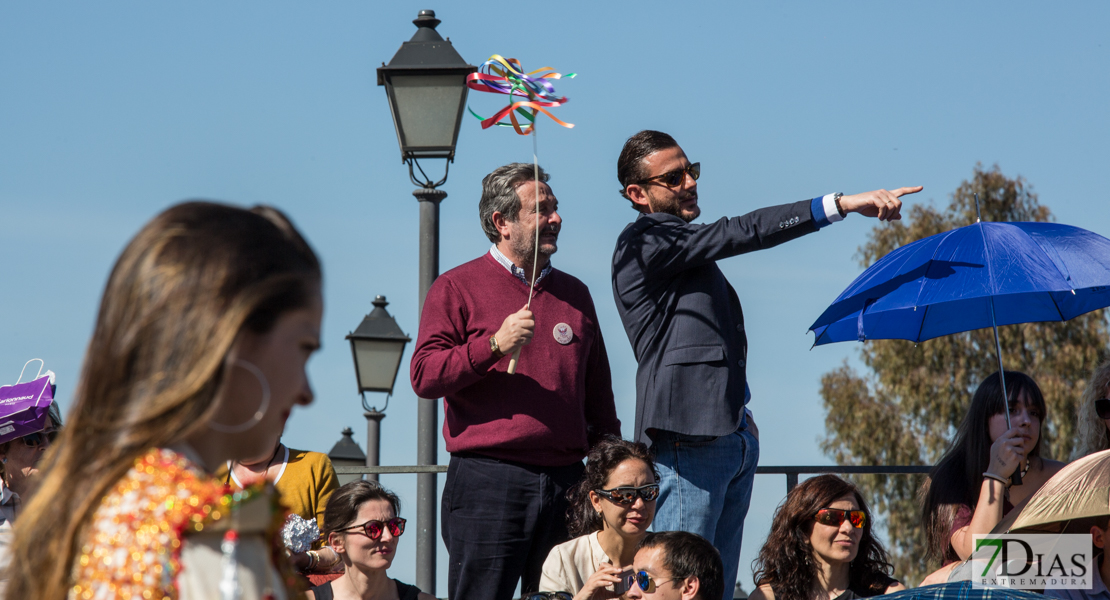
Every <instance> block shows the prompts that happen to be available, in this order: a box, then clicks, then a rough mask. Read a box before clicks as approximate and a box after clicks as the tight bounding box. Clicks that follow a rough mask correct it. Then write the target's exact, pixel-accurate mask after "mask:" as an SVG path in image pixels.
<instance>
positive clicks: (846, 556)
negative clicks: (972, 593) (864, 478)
mask: <svg viewBox="0 0 1110 600" xmlns="http://www.w3.org/2000/svg"><path fill="white" fill-rule="evenodd" d="M753 566H754V573H753V578H754V579H755V585H756V586H757V589H756V590H755V591H754V592H752V594H751V595H750V596H749V598H750V599H751V600H776V599H777V600H853V599H854V598H866V597H868V596H878V595H880V594H888V593H890V592H896V591H898V590H902V589H905V586H903V585H902V584H901V583H899V582H898V581H896V580H895V579H893V578H891V576H890V575H891V573H892V572H893V571H894V567H893V566H891V564H890V562H889V561H888V560H887V555H886V550H884V549H883V546H882V544H880V543H879V541H878V540H877V539H875V536H874V534H873V533H872V529H871V511H870V510H868V508H867V503H866V502H864V501H863V496H862V495H861V494H860V492H859V489H858V488H856V486H854V485H852V484H851V483H849V482H847V481H844V480H843V479H841V478H839V477H837V476H835V475H820V476H818V477H814V478H812V479H807V480H806V481H804V482H802V483H801V484H799V485H798V487H796V488H794V489H793V490H791V492H790V494H789V495H788V496H787V497H786V501H785V502H784V503H783V504H782V506H780V507H779V509H778V511H776V512H775V519H774V522H773V523H772V525H771V533H770V535H768V536H767V542H766V543H764V544H763V548H762V549H761V550H760V551H759V558H757V559H756V560H755V563H754V565H753Z"/></svg>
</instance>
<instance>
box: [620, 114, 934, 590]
mask: <svg viewBox="0 0 1110 600" xmlns="http://www.w3.org/2000/svg"><path fill="white" fill-rule="evenodd" d="M700 174H701V169H700V165H699V164H698V163H693V164H691V163H690V161H689V160H688V159H687V158H686V154H685V153H684V152H683V151H682V148H680V147H679V145H678V143H677V142H675V140H674V138H672V137H671V136H669V135H667V134H665V133H662V132H658V131H641V132H640V133H637V134H636V135H634V136H632V137H631V138H629V139H628V141H627V142H626V143H625V145H624V149H623V150H622V151H621V155H620V159H619V160H618V163H617V178H618V179H619V180H620V182H621V186H622V188H623V189H622V190H621V195H622V196H624V197H625V198H627V199H628V200H629V201H631V202H632V206H633V208H635V209H636V210H637V211H639V213H640V215H639V217H638V218H637V219H636V220H635V221H634V222H632V223H630V224H629V225H628V226H627V227H625V229H624V231H622V232H621V234H620V237H618V238H617V247H616V249H615V250H614V251H613V296H614V298H615V299H616V302H617V311H618V312H619V313H620V316H621V321H623V323H624V329H625V332H626V333H627V334H628V340H629V341H630V342H631V343H632V349H633V351H634V352H635V354H636V361H637V362H638V363H639V367H638V368H637V371H636V437H637V439H638V440H640V441H643V442H645V443H648V444H652V445H653V446H654V449H655V452H656V464H657V465H658V467H659V471H660V475H661V480H660V487H661V494H660V496H659V505H658V508H657V509H656V514H655V521H654V524H653V529H654V530H655V531H670V530H680V531H689V532H693V533H697V534H699V535H701V536H702V537H704V538H706V539H708V540H709V541H710V542H712V543H713V545H714V546H716V547H717V549H718V550H719V551H720V552H721V558H722V559H723V561H724V568H725V599H726V600H727V599H728V598H731V597H732V591H733V588H734V586H735V584H736V571H737V565H738V563H739V560H740V542H741V538H742V535H743V528H744V518H745V516H746V515H747V512H748V504H749V501H750V500H751V492H752V481H753V479H754V478H755V465H756V462H757V461H758V459H759V439H758V429H756V427H755V423H754V421H753V420H752V417H751V412H750V411H747V410H746V409H745V405H746V404H747V402H748V400H749V399H750V397H751V394H750V392H749V391H748V385H747V377H746V372H745V368H746V366H747V354H748V342H747V336H746V335H745V333H744V313H743V311H742V310H741V308H740V299H739V297H738V296H737V295H736V291H735V290H734V289H733V288H732V286H731V285H730V284H729V282H728V280H726V279H725V276H724V274H723V273H721V270H720V269H719V268H718V267H717V262H716V261H718V260H720V259H723V258H728V257H730V256H736V255H738V254H743V253H745V252H751V251H754V250H762V249H764V248H770V247H772V246H777V245H778V244H781V243H783V242H788V241H790V240H793V239H795V238H799V237H801V236H803V235H805V234H807V233H813V232H814V231H817V230H818V229H819V228H821V227H824V226H826V225H829V224H830V223H833V222H836V221H840V220H841V219H843V218H844V217H845V216H846V215H847V214H848V213H852V212H855V213H859V214H862V215H864V216H869V217H878V218H879V219H881V220H887V221H889V220H894V219H899V218H901V214H900V210H901V207H902V202H901V200H899V197H900V196H902V195H905V194H912V193H916V192H919V191H921V189H922V188H921V187H912V188H900V189H897V190H894V191H887V190H876V191H873V192H866V193H863V194H856V195H852V196H845V195H843V194H828V195H825V196H820V197H817V198H813V199H812V200H803V201H801V202H795V203H793V204H783V205H781V206H772V207H768V208H762V209H759V210H756V211H753V212H751V213H748V214H746V215H744V216H742V217H733V218H722V219H720V220H719V221H716V222H715V223H711V224H708V225H700V224H694V223H692V222H691V221H693V220H694V219H696V218H697V217H698V215H699V214H701V209H700V208H699V207H698V184H697V179H698V177H699V176H700Z"/></svg>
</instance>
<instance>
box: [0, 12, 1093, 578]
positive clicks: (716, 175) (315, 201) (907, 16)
mask: <svg viewBox="0 0 1110 600" xmlns="http://www.w3.org/2000/svg"><path fill="white" fill-rule="evenodd" d="M422 8H433V9H435V10H436V12H437V16H438V17H439V18H440V19H442V20H443V24H442V25H440V27H439V31H440V32H441V33H442V34H443V35H444V36H449V37H450V38H451V40H452V41H453V43H454V45H455V48H456V49H457V50H458V51H459V52H460V53H461V54H462V56H463V57H464V58H465V59H467V60H468V61H469V62H471V63H472V64H475V65H477V64H480V63H481V62H482V61H484V60H485V59H486V58H487V57H488V56H489V55H491V54H495V53H497V54H502V55H505V56H514V57H517V58H519V59H520V60H522V61H523V63H524V66H525V67H527V68H529V69H531V68H538V67H541V66H551V67H553V68H555V69H556V70H559V71H562V72H570V71H575V72H577V73H579V76H578V77H577V78H576V79H574V80H569V81H567V80H564V81H562V82H560V83H559V85H558V91H559V92H560V93H561V94H565V95H566V96H568V97H569V98H570V102H569V103H568V104H567V105H566V106H564V107H562V108H559V109H557V110H558V111H559V113H558V116H559V117H560V118H562V119H564V120H567V121H569V122H571V123H574V124H575V125H576V127H575V128H574V129H571V130H568V129H562V128H559V127H556V126H553V125H552V124H551V123H550V121H542V120H541V122H540V130H539V135H540V137H539V140H538V141H539V155H540V160H541V163H542V164H543V165H544V167H545V168H547V169H548V170H549V171H550V172H551V173H552V180H551V185H552V187H553V189H554V190H555V193H556V194H557V195H558V197H559V200H560V213H561V214H562V216H563V218H564V229H563V234H562V235H561V236H560V250H559V253H558V254H557V255H556V256H555V264H556V266H558V267H559V268H561V269H564V270H566V271H568V272H570V273H572V274H574V275H576V276H577V277H579V278H580V279H582V280H583V281H584V282H585V283H586V284H587V285H588V286H589V287H590V289H591V291H592V293H593V295H594V300H595V302H596V304H597V306H598V311H599V317H600V319H601V321H602V329H603V332H604V335H605V337H606V341H607V345H608V348H609V355H610V361H611V366H612V370H613V375H614V392H615V394H616V397H617V409H618V413H619V415H620V417H621V419H622V421H623V423H624V433H625V435H626V436H627V437H630V436H631V435H632V422H633V409H634V403H635V388H634V372H635V363H634V359H633V356H632V352H631V349H630V347H629V345H628V342H627V339H626V338H625V336H624V333H623V330H622V328H621V326H620V321H619V319H618V317H617V313H616V309H615V306H614V304H613V301H612V294H611V288H610V284H609V257H610V255H611V252H612V248H613V243H614V240H615V239H616V236H617V234H618V233H619V232H620V230H621V229H622V228H623V227H624V225H625V224H626V223H627V222H629V221H630V220H632V218H633V217H634V213H633V211H632V210H631V208H629V206H628V204H627V202H626V201H625V200H623V199H622V198H620V196H619V195H618V194H617V192H616V190H617V188H618V187H619V185H618V183H617V181H616V175H615V173H616V159H617V155H618V153H619V151H620V148H621V145H622V144H623V142H624V140H625V139H626V138H627V137H628V136H629V135H631V134H633V133H635V132H636V131H638V130H640V129H645V128H652V129H661V130H664V131H667V132H669V133H671V134H672V135H674V136H675V137H676V138H677V139H678V141H679V143H680V144H682V146H683V147H684V149H685V150H686V152H687V154H688V155H689V156H690V157H691V160H695V161H700V162H701V163H702V169H703V177H702V179H701V181H700V182H699V191H700V196H701V206H702V210H703V213H702V220H703V221H707V220H712V219H716V218H719V217H721V216H726V215H727V216H733V215H737V214H742V213H745V212H748V211H750V210H752V209H755V208H759V207H761V206H765V205H769V204H777V203H783V202H790V201H795V200H801V199H805V198H810V197H813V196H816V195H820V194H824V193H828V192H836V191H843V192H846V193H852V192H859V191H865V190H870V189H875V188H878V187H887V188H893V187H899V186H908V185H923V186H925V191H924V192H922V193H920V194H918V195H917V196H915V197H912V198H911V199H909V203H911V204H912V203H928V202H935V203H937V204H939V205H943V204H945V203H947V201H948V195H949V194H950V193H951V192H952V191H953V190H954V189H955V188H956V186H957V185H958V184H959V182H960V181H962V180H963V179H966V178H968V177H969V176H970V175H971V172H972V168H973V167H974V165H975V164H976V163H977V162H981V163H983V164H984V165H986V166H990V165H993V164H995V163H997V164H998V165H999V166H1000V167H1001V168H1002V171H1003V172H1004V173H1005V174H1007V175H1009V176H1015V175H1021V176H1024V177H1025V178H1026V179H1027V180H1028V181H1029V182H1030V183H1031V184H1032V185H1033V189H1034V191H1036V192H1037V193H1038V194H1039V195H1040V199H1041V201H1042V202H1043V203H1045V204H1047V205H1048V206H1049V207H1051V209H1052V210H1053V211H1054V213H1055V215H1056V217H1057V219H1058V221H1060V222H1062V223H1068V224H1073V225H1077V226H1080V227H1085V228H1087V229H1090V230H1092V231H1095V232H1097V233H1100V234H1103V235H1108V234H1110V209H1108V208H1107V206H1108V204H1107V199H1106V194H1105V192H1104V187H1105V183H1104V179H1103V177H1102V176H1099V175H1098V172H1099V169H1101V168H1105V165H1106V164H1107V159H1108V158H1110V151H1108V150H1107V144H1106V140H1107V138H1108V137H1110V136H1108V134H1110V113H1108V110H1107V103H1106V98H1107V97H1108V92H1110V89H1108V88H1110V85H1108V83H1110V82H1108V73H1110V68H1108V63H1110V60H1108V59H1110V46H1108V45H1107V41H1106V35H1105V29H1104V28H1105V24H1106V23H1107V22H1110V6H1107V5H1106V4H1104V3H1097V2H1074V3H1067V4H1046V3H1032V2H1005V3H1003V2H981V3H964V2H930V3H924V2H913V3H911V2H899V3H895V2H850V3H848V2H792V3H770V2H688V3H682V4H679V3H663V2H657V1H641V2H628V3H618V2H608V3H600V2H581V1H578V0H568V1H566V2H561V3H531V4H519V5H509V4H505V3H495V2H467V3H462V2H445V3H443V4H441V5H438V6H436V5H428V4H413V3H409V2H390V3H385V2H374V3H371V2H338V1H337V2H330V3H326V4H324V3H321V4H312V5H310V4H307V3H292V2H268V3H261V2H241V3H232V4H228V3H217V2H192V3H188V4H185V3H146V2H105V3H80V2H54V3H17V2H8V3H3V4H0V281H3V283H4V293H3V294H2V295H0V382H3V383H11V382H14V380H15V377H16V376H17V375H18V372H19V368H20V367H21V366H22V364H23V362H24V361H26V360H27V359H29V358H32V357H41V358H43V359H45V360H46V363H47V366H48V367H49V368H51V369H53V370H54V371H56V372H57V373H58V377H59V394H60V399H61V402H62V404H63V407H65V406H67V403H68V402H69V399H70V397H71V394H72V391H73V384H74V382H75V380H76V378H77V376H78V373H79V371H80V367H81V362H82V355H83V352H84V349H85V345H86V343H87V340H88V336H89V333H90V331H91V328H92V325H93V319H94V315H95V311H96V308H97V304H98V301H99V295H100V293H101V291H102V288H103V285H104V282H105V280H106V277H107V274H108V271H109V269H110V268H111V265H112V263H113V261H114V260H115V258H116V256H117V255H118V254H119V252H120V251H121V249H122V248H123V246H124V245H125V244H126V243H127V241H128V240H129V239H130V237H131V236H132V235H133V234H134V233H135V232H136V231H137V230H138V229H139V228H140V227H141V226H142V224H143V223H145V222H146V221H147V220H149V219H150V218H151V217H152V216H153V215H155V214H156V213H157V212H159V211H160V210H162V209H164V208H165V207H167V206H169V205H170V204H173V203H175V202H177V201H180V200H182V199H186V198H211V199H219V200H225V201H229V202H234V203H239V204H255V203H268V204H273V205H275V206H277V207H279V208H281V209H282V210H284V211H286V212H287V213H288V214H289V215H290V216H291V217H292V218H293V219H294V220H295V222H296V223H297V225H298V226H299V227H300V228H301V229H302V231H303V232H304V233H305V234H306V236H307V237H308V238H309V240H310V241H311V243H312V244H313V245H314V247H315V248H316V250H317V251H318V252H319V254H320V255H321V257H322V259H323V262H324V266H325V277H326V280H325V302H326V311H325V321H324V330H323V337H324V340H323V342H324V349H323V351H322V352H320V353H319V355H318V356H317V357H316V358H315V359H313V361H312V363H311V367H310V374H311V376H312V378H313V383H314V386H315V390H316V396H317V400H316V403H315V404H314V405H313V406H311V407H309V408H307V409H304V410H301V411H299V412H296V413H294V416H293V418H292V419H291V420H290V422H289V426H288V431H287V434H286V441H287V442H288V443H289V444H290V445H292V446H294V447H300V448H307V449H311V450H318V451H324V452H326V451H327V450H328V449H330V448H331V446H332V444H333V443H334V442H335V441H336V440H338V439H339V432H340V430H341V429H342V428H343V427H346V426H350V427H353V428H354V429H355V431H356V432H357V433H358V435H357V436H356V439H357V440H358V441H359V442H360V443H364V440H365V433H364V431H365V428H364V419H363V417H362V411H361V408H360V406H359V400H358V396H357V394H356V393H355V381H354V372H353V367H352V364H351V355H350V352H349V350H348V347H347V345H346V341H345V340H344V339H343V336H344V335H346V333H347V332H349V331H350V330H352V329H354V328H355V327H356V326H357V325H358V323H359V322H360V320H361V318H362V316H363V315H364V314H365V313H367V312H369V310H370V309H371V308H372V307H371V305H370V301H371V300H372V298H373V296H374V295H376V294H384V295H386V296H387V297H388V299H389V301H390V302H391V304H390V306H389V310H390V311H391V312H392V313H393V314H394V315H395V316H396V318H397V321H398V323H399V324H400V325H401V327H402V328H403V329H404V330H405V331H406V332H408V333H409V334H410V335H411V336H413V337H415V335H416V332H417V327H418V324H417V314H416V300H417V283H416V271H417V255H416V253H417V240H416V233H417V213H418V209H417V204H416V201H415V200H414V199H413V197H412V195H411V191H412V185H411V183H409V181H408V177H407V172H406V170H405V168H404V166H403V165H402V163H401V160H400V153H399V150H398V148H397V142H396V136H395V134H394V131H393V125H392V121H391V119H390V116H389V109H388V106H387V103H386V99H385V93H384V90H383V88H380V87H378V86H377V85H376V80H375V75H374V68H376V67H377V66H379V65H380V64H381V63H382V62H383V61H388V60H389V59H390V58H391V57H392V56H393V54H394V53H395V52H396V51H397V49H398V47H399V46H400V44H401V42H402V41H405V40H407V39H409V38H410V37H411V36H412V33H413V32H414V31H415V28H414V27H413V26H412V25H411V24H410V21H411V20H412V19H413V18H415V17H416V15H417V12H418V11H419V10H420V9H422ZM499 101H500V100H499V99H498V98H495V97H493V96H491V95H487V94H472V95H471V97H470V103H471V105H472V106H473V107H474V108H475V110H476V111H477V112H479V113H482V114H489V113H491V112H492V111H493V109H494V108H496V107H497V106H498V103H499ZM457 153H458V156H457V160H456V162H455V163H454V164H453V165H452V167H451V175H450V178H449V179H448V182H447V184H446V185H445V186H444V187H443V189H444V190H446V191H447V192H448V194H449V196H448V198H447V199H446V200H445V201H444V203H443V205H442V229H441V232H442V247H441V258H440V261H441V267H442V269H444V270H446V269H448V268H451V267H453V266H456V265H458V264H461V263H463V262H465V261H467V260H470V259H472V258H474V257H475V256H477V255H478V254H480V253H482V252H484V251H485V250H486V249H487V248H488V245H489V243H488V241H487V240H486V238H485V237H484V236H483V235H482V233H481V230H480V228H479V225H478V220H477V200H478V195H479V192H480V181H481V177H482V176H483V175H484V174H486V173H488V172H489V171H491V170H492V169H494V168H495V167H497V166H499V165H501V164H504V163H507V162H512V161H527V160H529V159H530V158H531V141H530V140H528V139H527V138H523V137H518V136H516V135H514V134H512V133H511V132H510V131H509V130H503V129H502V130H488V131H483V130H481V129H480V127H479V126H478V123H477V121H475V120H470V119H469V118H468V120H467V121H464V123H463V128H462V132H461V134H460V136H459V145H458V152H457ZM429 167H430V168H431V169H433V170H436V171H437V172H438V170H439V169H440V168H441V167H440V165H437V164H430V165H429ZM874 224H875V223H874V222H873V221H869V220H866V219H863V218H861V217H858V216H852V217H849V219H847V220H846V221H845V222H843V223H839V224H836V225H834V226H832V227H829V228H827V229H825V230H823V231H822V232H820V233H818V234H815V235H812V236H808V237H805V238H803V239H801V240H798V241H796V242H792V243H790V244H788V245H786V246H782V247H779V248H775V249H772V250H768V251H765V252H760V253H755V254H751V255H747V256H741V257H737V258H734V259H730V260H728V261H724V262H722V263H721V267H722V269H723V270H724V272H725V274H726V275H727V276H728V277H729V279H730V280H731V281H732V283H733V285H734V286H735V288H736V290H737V292H738V293H739V295H740V298H741V300H742V302H743V303H744V309H745V315H746V317H747V322H748V332H749V340H750V361H749V364H750V367H749V376H750V378H751V386H752V390H753V401H752V405H751V406H752V408H753V410H754V411H755V413H756V416H757V419H758V421H759V424H760V428H761V433H762V445H763V448H762V457H761V460H760V463H761V464H763V465H781V464H824V463H828V462H829V461H828V460H827V459H826V458H825V457H824V456H823V455H822V454H821V452H820V450H819V449H818V446H817V440H818V439H819V438H820V437H822V436H823V435H824V426H823V421H824V414H823V411H822V409H821V403H820V399H819V397H818V395H817V391H818V386H819V379H820V377H821V374H822V373H824V372H827V371H829V370H831V369H833V368H835V367H836V366H838V365H839V364H840V363H841V362H842V361H844V360H846V359H847V360H852V357H854V355H855V348H854V347H853V345H851V344H836V345H831V346H823V347H821V348H817V349H814V350H812V351H810V349H809V348H810V345H811V343H812V338H811V336H809V335H808V334H807V333H806V329H807V327H808V326H809V324H810V323H812V321H813V320H814V319H815V318H816V317H817V316H818V315H819V314H820V313H821V311H822V310H823V309H824V307H825V306H827V304H828V303H829V302H831V301H832V300H833V299H834V298H835V297H836V296H837V294H838V293H839V292H840V291H841V290H842V289H843V288H844V287H846V286H847V285H848V284H849V283H850V282H851V281H852V280H853V279H854V278H855V276H856V275H857V274H858V273H859V272H860V268H859V266H858V264H857V261H856V257H855V253H856V248H857V247H858V246H859V245H860V244H861V243H862V242H863V241H864V239H865V236H866V235H867V232H868V231H869V229H870V228H871V227H872V226H873V225H874ZM409 350H410V351H411V347H410V348H409ZM407 364H408V357H407V356H406V358H405V362H404V365H405V366H404V367H403V368H402V376H401V377H399V378H398V383H397V387H396V394H395V396H394V398H393V399H392V401H391V402H390V405H389V409H388V411H387V415H388V416H387V418H386V419H385V421H384V422H383V427H382V432H383V433H382V459H383V463H384V464H412V463H414V462H415V432H416V416H415V404H416V403H415V396H414V395H413V393H412V390H411V387H410V385H409V384H408V382H407V378H406V377H405V375H404V373H405V372H406V370H407ZM374 400H375V402H376V403H377V404H379V405H380V404H381V402H382V401H383V398H375V399H374ZM860 426H861V427H866V426H867V424H866V423H860ZM446 458H447V456H446V454H445V453H444V452H442V451H441V453H440V459H441V462H444V461H445V460H446ZM383 481H384V483H385V484H386V485H389V486H391V487H393V488H395V489H396V490H397V491H398V492H399V493H400V494H401V495H402V498H403V499H404V500H405V502H406V503H407V510H406V511H405V512H406V513H408V516H412V514H411V511H412V509H413V507H414V505H415V478H414V477H411V476H395V477H387V478H385V479H383ZM441 483H442V478H441ZM784 491H785V485H784V480H783V477H781V476H773V477H772V476H760V477H758V478H757V480H756V489H755V494H754V498H753V503H752V509H751V513H750V515H749V518H748V523H747V527H746V528H745V533H746V535H745V545H744V552H743V555H742V557H741V568H740V574H741V581H742V582H743V583H744V584H745V586H746V587H748V588H749V589H750V581H751V575H750V569H749V568H748V564H749V563H750V561H751V560H752V558H754V556H755V553H756V552H758V549H759V545H760V544H761V543H762V540H763V539H764V537H765V536H766V533H767V530H768V528H769V524H770V517H771V513H772V511H773V510H774V507H775V506H776V505H777V504H778V502H779V501H781V499H782V496H783V494H784ZM413 548H414V539H412V538H406V539H405V541H403V542H402V545H401V550H400V554H399V556H398V560H397V562H396V565H395V566H394V569H393V570H392V571H391V572H392V573H393V574H394V575H395V576H396V577H398V578H400V579H402V580H406V581H411V580H412V579H413V568H412V559H413ZM445 559H446V553H445V551H444V550H443V548H442V546H441V547H440V551H439V562H440V576H439V589H438V590H437V591H438V592H439V593H440V594H441V595H442V594H445V593H446V568H445V565H446V563H445Z"/></svg>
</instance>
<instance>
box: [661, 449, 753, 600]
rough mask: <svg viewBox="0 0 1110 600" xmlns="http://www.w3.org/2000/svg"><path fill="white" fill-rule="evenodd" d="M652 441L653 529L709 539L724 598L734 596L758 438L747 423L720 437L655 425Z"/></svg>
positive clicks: (728, 599)
mask: <svg viewBox="0 0 1110 600" xmlns="http://www.w3.org/2000/svg"><path fill="white" fill-rule="evenodd" d="M652 447H653V448H654V449H655V464H656V466H657V467H658V468H659V475H660V478H661V480H660V482H659V487H660V493H659V502H658V504H657V505H656V509H655V521H654V522H653V523H652V529H653V530H655V531H689V532H691V533H696V534H698V535H700V536H702V537H704V538H705V539H707V540H709V541H710V543H712V544H713V546H715V547H716V548H717V550H718V551H719V552H720V553H721V560H722V562H723V563H724V576H725V596H724V600H731V598H732V592H733V588H735V587H736V571H737V568H738V567H739V563H740V542H741V540H742V539H743V537H744V518H745V517H746V516H747V515H748V505H749V504H750V503H751V499H752V483H753V481H754V480H755V465H756V463H757V462H759V440H757V439H755V436H753V435H752V434H751V432H749V431H748V430H747V429H746V428H745V429H742V430H740V431H736V432H735V433H732V434H730V435H725V436H721V437H716V438H715V437H712V436H704V435H700V436H695V435H682V434H679V433H674V432H670V431H657V432H655V434H654V435H653V436H652Z"/></svg>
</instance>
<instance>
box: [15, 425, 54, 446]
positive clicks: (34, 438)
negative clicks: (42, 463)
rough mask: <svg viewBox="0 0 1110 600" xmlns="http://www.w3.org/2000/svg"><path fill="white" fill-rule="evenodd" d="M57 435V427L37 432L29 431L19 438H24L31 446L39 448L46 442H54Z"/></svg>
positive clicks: (24, 441) (25, 442)
mask: <svg viewBox="0 0 1110 600" xmlns="http://www.w3.org/2000/svg"><path fill="white" fill-rule="evenodd" d="M57 437H58V430H57V429H55V430H54V431H36V432H35V433H28V434H27V435H25V436H23V437H21V438H19V439H21V440H23V443H24V444H26V445H27V446H29V447H31V448H38V447H39V446H41V445H42V444H43V443H44V442H50V443H51V444H53V443H54V440H55V439H56V438H57Z"/></svg>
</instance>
